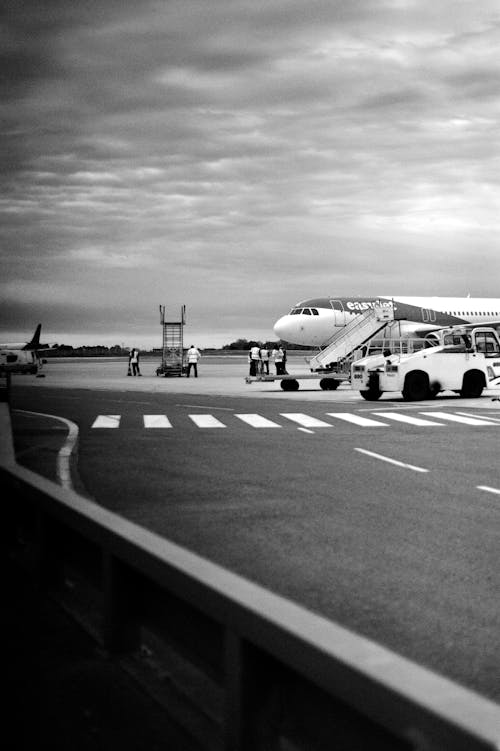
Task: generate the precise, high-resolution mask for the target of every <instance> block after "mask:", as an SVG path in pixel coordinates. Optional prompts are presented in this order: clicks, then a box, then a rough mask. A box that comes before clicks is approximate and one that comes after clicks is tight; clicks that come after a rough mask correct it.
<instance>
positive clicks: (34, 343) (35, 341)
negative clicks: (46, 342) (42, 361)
mask: <svg viewBox="0 0 500 751" xmlns="http://www.w3.org/2000/svg"><path fill="white" fill-rule="evenodd" d="M41 331H42V324H41V323H39V324H38V326H37V327H36V330H35V333H34V334H33V338H32V339H31V342H28V343H27V344H25V345H24V347H23V349H40V346H43V345H40V333H41Z"/></svg>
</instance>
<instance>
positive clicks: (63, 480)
mask: <svg viewBox="0 0 500 751" xmlns="http://www.w3.org/2000/svg"><path fill="white" fill-rule="evenodd" d="M16 412H22V413H23V414H25V415H36V416H38V417H49V418H50V419H51V420H59V422H62V423H64V424H65V425H66V427H67V428H68V435H67V436H66V440H65V442H64V444H63V445H62V446H61V448H60V449H59V452H58V454H57V462H56V474H57V478H58V480H59V484H60V485H62V487H63V488H66V490H73V483H72V482H71V465H70V462H71V455H72V453H73V451H74V450H75V446H76V442H77V440H78V425H76V424H75V423H74V422H72V421H71V420H67V419H66V418H65V417H59V415H47V414H44V413H43V412H30V411H29V410H26V409H18V410H16Z"/></svg>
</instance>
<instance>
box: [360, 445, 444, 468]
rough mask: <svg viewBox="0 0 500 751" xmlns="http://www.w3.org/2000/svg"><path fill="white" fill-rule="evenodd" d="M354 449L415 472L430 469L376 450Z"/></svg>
mask: <svg viewBox="0 0 500 751" xmlns="http://www.w3.org/2000/svg"><path fill="white" fill-rule="evenodd" d="M354 451H359V453H360V454H366V455H367V456H372V457H374V458H375V459H380V460H381V461H383V462H388V463H389V464H395V465H396V466H397V467H404V469H411V470H413V472H428V471H429V470H428V469H424V468H423V467H416V466H415V465H414V464H405V462H399V461H397V460H396V459H391V458H390V457H388V456H383V455H382V454H376V453H375V452H374V451H367V450H366V449H359V448H355V449H354Z"/></svg>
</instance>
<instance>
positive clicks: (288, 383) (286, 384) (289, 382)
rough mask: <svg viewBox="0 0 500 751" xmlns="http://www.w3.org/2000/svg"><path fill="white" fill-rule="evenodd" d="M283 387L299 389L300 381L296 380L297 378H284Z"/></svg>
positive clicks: (287, 389) (289, 389)
mask: <svg viewBox="0 0 500 751" xmlns="http://www.w3.org/2000/svg"><path fill="white" fill-rule="evenodd" d="M281 388H282V389H283V391H298V390H299V382H298V381H296V380H295V378H291V379H289V380H286V381H285V380H283V381H281Z"/></svg>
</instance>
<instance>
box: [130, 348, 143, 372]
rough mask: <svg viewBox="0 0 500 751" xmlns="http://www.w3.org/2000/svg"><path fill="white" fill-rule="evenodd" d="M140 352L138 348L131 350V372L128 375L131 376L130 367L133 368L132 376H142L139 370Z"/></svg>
mask: <svg viewBox="0 0 500 751" xmlns="http://www.w3.org/2000/svg"><path fill="white" fill-rule="evenodd" d="M139 356H140V353H139V350H138V349H137V348H136V347H132V349H131V350H130V355H129V372H128V375H130V366H132V375H134V376H140V375H142V373H141V371H140V369H139Z"/></svg>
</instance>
